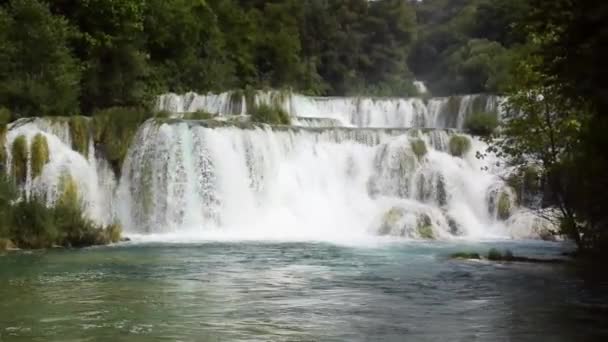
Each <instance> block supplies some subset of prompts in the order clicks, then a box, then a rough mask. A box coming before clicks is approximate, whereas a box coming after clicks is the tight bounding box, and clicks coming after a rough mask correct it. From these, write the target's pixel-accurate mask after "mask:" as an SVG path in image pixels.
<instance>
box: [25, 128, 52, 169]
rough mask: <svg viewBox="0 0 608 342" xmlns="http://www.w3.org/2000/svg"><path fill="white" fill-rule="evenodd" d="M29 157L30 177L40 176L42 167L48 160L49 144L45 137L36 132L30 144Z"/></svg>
mask: <svg viewBox="0 0 608 342" xmlns="http://www.w3.org/2000/svg"><path fill="white" fill-rule="evenodd" d="M30 157H31V159H32V160H31V164H32V178H36V177H38V176H40V174H41V173H42V169H43V168H44V166H45V165H46V164H47V163H48V162H49V160H50V158H49V145H48V143H47V141H46V137H45V136H44V135H43V134H41V133H38V134H36V136H35V137H34V140H33V141H32V144H31V149H30Z"/></svg>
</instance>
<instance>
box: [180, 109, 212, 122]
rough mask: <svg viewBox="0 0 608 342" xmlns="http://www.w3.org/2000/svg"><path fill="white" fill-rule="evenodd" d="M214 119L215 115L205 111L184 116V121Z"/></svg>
mask: <svg viewBox="0 0 608 342" xmlns="http://www.w3.org/2000/svg"><path fill="white" fill-rule="evenodd" d="M212 118H213V114H211V113H208V112H205V111H204V110H198V111H196V112H193V113H185V114H184V120H209V119H212Z"/></svg>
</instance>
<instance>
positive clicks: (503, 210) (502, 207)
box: [496, 191, 512, 220]
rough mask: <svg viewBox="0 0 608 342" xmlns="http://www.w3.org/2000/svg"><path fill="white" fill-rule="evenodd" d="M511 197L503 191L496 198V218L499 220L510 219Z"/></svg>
mask: <svg viewBox="0 0 608 342" xmlns="http://www.w3.org/2000/svg"><path fill="white" fill-rule="evenodd" d="M511 209H512V208H511V196H510V195H509V193H507V192H506V191H503V192H501V193H500V195H499V196H498V203H497V207H496V210H497V211H496V212H497V216H498V218H499V219H501V220H507V219H509V217H511Z"/></svg>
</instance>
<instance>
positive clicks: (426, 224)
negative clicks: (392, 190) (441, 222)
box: [418, 214, 435, 240]
mask: <svg viewBox="0 0 608 342" xmlns="http://www.w3.org/2000/svg"><path fill="white" fill-rule="evenodd" d="M418 236H420V238H422V239H426V240H434V239H435V232H434V231H433V223H432V222H431V218H430V217H429V216H428V215H427V214H422V215H420V216H419V217H418Z"/></svg>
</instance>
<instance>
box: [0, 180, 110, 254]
mask: <svg viewBox="0 0 608 342" xmlns="http://www.w3.org/2000/svg"><path fill="white" fill-rule="evenodd" d="M63 179H65V184H64V185H62V189H63V194H62V196H61V197H60V199H59V200H58V201H57V203H56V205H55V206H53V207H48V206H46V205H45V203H44V201H43V200H42V199H39V198H31V199H29V200H18V199H17V193H16V191H15V190H14V189H15V187H14V185H13V184H12V182H11V181H10V180H9V179H8V178H6V177H0V190H2V191H0V214H2V215H0V250H1V249H10V248H15V247H17V248H25V249H40V248H51V247H56V246H61V247H86V246H92V245H102V244H108V243H113V242H118V241H119V240H120V234H121V230H120V227H119V226H117V225H111V226H109V227H105V228H104V227H99V226H97V225H95V224H94V223H93V222H91V221H90V220H88V219H87V218H85V215H84V213H83V209H82V203H81V202H80V200H79V197H78V192H77V191H78V190H77V185H76V183H74V182H73V181H71V180H70V179H71V177H69V176H64V178H63ZM62 183H64V182H63V181H62Z"/></svg>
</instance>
